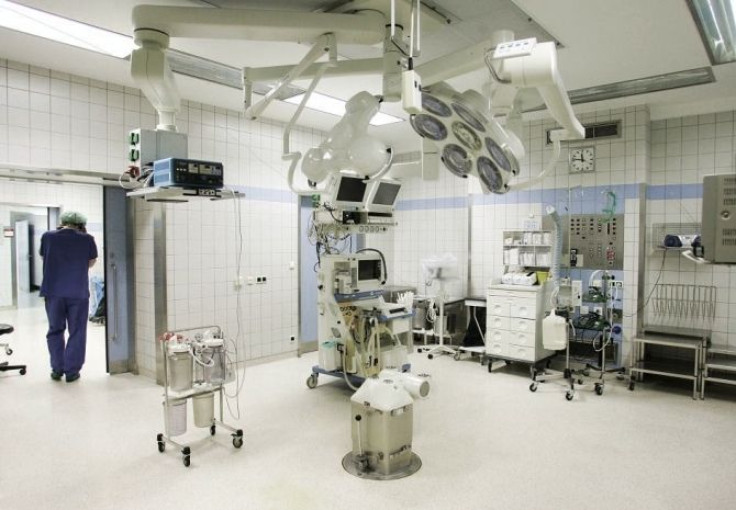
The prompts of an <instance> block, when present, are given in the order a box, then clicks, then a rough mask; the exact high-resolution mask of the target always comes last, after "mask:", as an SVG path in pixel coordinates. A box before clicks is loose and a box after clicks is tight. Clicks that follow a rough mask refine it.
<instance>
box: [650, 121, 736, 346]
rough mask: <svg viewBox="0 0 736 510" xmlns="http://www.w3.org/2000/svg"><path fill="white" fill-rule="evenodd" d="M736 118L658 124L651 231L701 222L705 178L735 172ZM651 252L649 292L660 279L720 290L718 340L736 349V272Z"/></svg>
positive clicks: (676, 255)
mask: <svg viewBox="0 0 736 510" xmlns="http://www.w3.org/2000/svg"><path fill="white" fill-rule="evenodd" d="M735 117H736V115H735V114H734V112H730V111H729V112H722V113H718V114H709V115H698V116H689V117H682V118H675V119H668V120H663V121H655V122H652V126H651V127H652V179H651V180H652V184H653V185H654V186H653V187H652V188H654V189H651V190H650V193H649V199H648V200H647V219H646V220H647V227H648V232H651V230H652V226H653V225H654V224H657V223H672V224H677V223H700V221H701V207H702V200H701V198H700V196H701V195H700V191H701V189H702V188H701V184H702V181H703V177H705V176H706V175H713V174H722V173H733V172H734V149H735V148H736V129H735V126H734V119H735ZM670 233H677V232H670ZM647 253H648V257H647V289H646V294H647V295H648V294H649V291H650V289H651V286H652V285H654V283H655V282H656V281H657V279H659V283H680V284H695V285H708V286H710V285H713V286H715V287H716V292H717V306H716V318H715V321H714V323H713V342H714V343H719V344H727V345H729V346H730V347H732V348H733V347H736V269H734V268H733V266H727V265H699V264H694V263H692V262H690V261H688V260H686V259H684V258H682V257H681V256H680V255H679V253H671V252H670V253H667V254H666V255H665V254H664V253H663V252H661V251H659V252H655V251H653V250H651V249H648V251H647ZM663 257H666V258H663ZM660 268H661V274H660Z"/></svg>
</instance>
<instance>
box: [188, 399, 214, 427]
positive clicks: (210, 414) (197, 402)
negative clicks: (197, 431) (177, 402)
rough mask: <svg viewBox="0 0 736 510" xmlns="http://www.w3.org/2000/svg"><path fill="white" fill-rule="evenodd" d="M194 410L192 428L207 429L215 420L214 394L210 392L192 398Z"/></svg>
mask: <svg viewBox="0 0 736 510" xmlns="http://www.w3.org/2000/svg"><path fill="white" fill-rule="evenodd" d="M192 407H193V408H194V426H195V427H199V428H204V427H209V426H210V425H212V420H213V419H214V418H215V394H214V393H212V392H209V393H201V394H199V395H195V396H194V397H192Z"/></svg>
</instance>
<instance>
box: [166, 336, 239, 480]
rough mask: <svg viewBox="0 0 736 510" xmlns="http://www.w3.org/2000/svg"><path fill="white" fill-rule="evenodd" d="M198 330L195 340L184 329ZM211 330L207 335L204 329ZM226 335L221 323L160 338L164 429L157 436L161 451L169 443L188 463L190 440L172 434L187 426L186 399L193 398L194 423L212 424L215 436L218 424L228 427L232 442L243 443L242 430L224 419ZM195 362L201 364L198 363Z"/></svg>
mask: <svg viewBox="0 0 736 510" xmlns="http://www.w3.org/2000/svg"><path fill="white" fill-rule="evenodd" d="M195 331H199V332H200V333H198V334H197V335H196V336H194V340H193V341H192V340H191V339H190V338H189V337H185V336H184V335H183V333H187V332H195ZM202 332H204V334H205V335H206V334H207V332H209V334H210V338H205V337H204V336H203V333H202ZM224 340H225V339H224V335H223V333H222V329H221V328H220V327H219V326H202V327H198V328H189V329H180V330H176V331H169V332H167V333H164V334H163V335H162V336H161V338H160V345H161V350H162V352H163V363H164V401H163V408H164V432H163V433H159V434H158V435H157V436H156V442H157V444H158V451H159V452H161V453H163V452H164V451H165V450H166V443H168V444H170V445H172V446H174V447H176V448H178V449H179V451H180V452H181V454H182V462H183V463H184V466H185V467H189V465H190V463H191V446H190V445H191V443H190V444H186V443H183V442H178V441H175V440H174V439H173V437H176V436H179V435H182V434H184V433H185V432H186V429H187V412H186V410H187V403H188V401H189V400H191V401H192V407H193V410H194V415H195V417H194V418H195V419H194V421H195V426H197V427H199V428H207V427H209V433H210V435H211V436H214V435H215V433H216V431H217V427H218V426H219V427H222V428H224V429H225V430H228V431H229V432H230V433H231V434H230V435H231V436H232V442H233V446H234V447H235V448H240V447H241V446H243V431H242V429H236V428H234V427H232V426H230V425H228V424H226V423H225V422H224V421H223V402H224V386H225V383H226V382H228V375H229V374H232V373H233V372H232V369H231V367H230V365H231V363H230V361H229V360H228V357H227V351H226V349H225V343H224ZM196 365H199V366H198V367H197V366H196ZM215 394H217V395H219V418H215V417H214V401H213V400H214V395H215Z"/></svg>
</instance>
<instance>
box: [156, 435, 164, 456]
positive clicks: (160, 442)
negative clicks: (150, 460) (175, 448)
mask: <svg viewBox="0 0 736 510" xmlns="http://www.w3.org/2000/svg"><path fill="white" fill-rule="evenodd" d="M156 443H157V444H158V451H159V452H160V453H164V450H166V443H165V442H164V435H163V434H157V435H156Z"/></svg>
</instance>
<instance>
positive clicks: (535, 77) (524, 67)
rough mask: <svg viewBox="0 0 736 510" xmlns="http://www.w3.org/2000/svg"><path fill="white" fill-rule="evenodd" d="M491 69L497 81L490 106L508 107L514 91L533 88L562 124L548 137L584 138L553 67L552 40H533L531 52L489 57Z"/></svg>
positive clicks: (558, 73)
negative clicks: (494, 57)
mask: <svg viewBox="0 0 736 510" xmlns="http://www.w3.org/2000/svg"><path fill="white" fill-rule="evenodd" d="M491 66H493V67H492V71H495V72H494V73H492V74H494V78H497V79H498V80H501V84H500V85H499V86H498V88H497V90H496V91H494V95H493V106H494V108H503V107H504V106H505V105H504V103H505V102H506V103H508V104H507V105H506V106H508V107H509V109H510V108H511V106H512V103H513V101H514V99H515V96H516V91H517V90H519V89H525V88H535V89H537V91H538V92H539V94H540V95H541V96H542V99H543V100H544V104H545V105H546V106H547V109H548V110H549V113H550V115H551V116H552V118H554V119H555V120H556V121H557V122H558V123H559V124H560V125H561V126H562V127H563V129H562V130H556V131H553V134H552V137H553V139H557V140H580V139H583V138H585V129H584V128H583V125H582V124H581V123H580V121H579V120H578V119H577V118H576V117H575V112H573V110H572V104H571V103H570V98H569V97H568V96H567V90H566V89H565V85H564V83H563V82H562V77H561V76H560V71H559V69H558V67H557V49H556V47H555V43H553V42H544V43H536V44H534V45H533V48H532V49H531V53H530V54H528V55H524V56H517V57H510V58H505V59H496V60H491V62H490V64H489V67H491Z"/></svg>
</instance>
